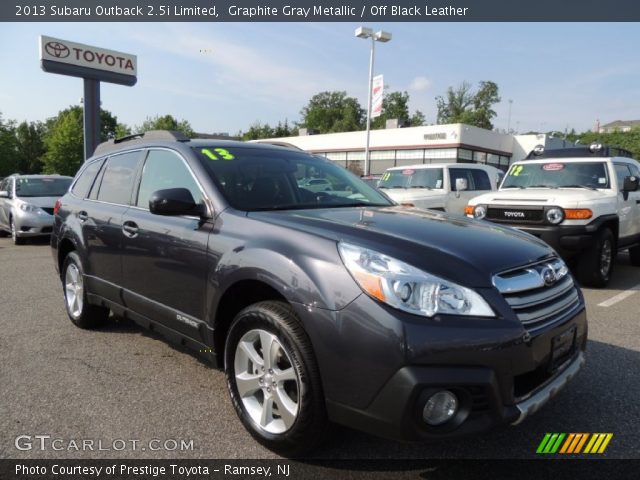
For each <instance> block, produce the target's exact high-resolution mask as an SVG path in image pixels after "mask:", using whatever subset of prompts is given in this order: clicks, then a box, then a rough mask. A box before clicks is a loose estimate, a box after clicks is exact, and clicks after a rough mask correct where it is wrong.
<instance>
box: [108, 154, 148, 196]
mask: <svg viewBox="0 0 640 480" xmlns="http://www.w3.org/2000/svg"><path fill="white" fill-rule="evenodd" d="M138 158H140V152H131V153H123V154H121V155H116V156H113V157H110V158H109V160H107V166H106V169H105V172H104V175H103V176H102V183H100V190H99V191H98V200H99V201H101V202H109V203H117V204H120V205H128V204H129V201H130V199H131V188H132V187H133V181H134V177H135V172H136V167H137V164H138Z"/></svg>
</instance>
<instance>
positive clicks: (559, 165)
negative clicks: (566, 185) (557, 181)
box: [542, 163, 564, 172]
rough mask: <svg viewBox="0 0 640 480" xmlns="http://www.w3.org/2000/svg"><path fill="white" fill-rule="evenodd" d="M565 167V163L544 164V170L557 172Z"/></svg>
mask: <svg viewBox="0 0 640 480" xmlns="http://www.w3.org/2000/svg"><path fill="white" fill-rule="evenodd" d="M563 168H564V163H546V164H544V165H543V166H542V169H543V170H546V171H547V172H557V171H558V170H562V169H563Z"/></svg>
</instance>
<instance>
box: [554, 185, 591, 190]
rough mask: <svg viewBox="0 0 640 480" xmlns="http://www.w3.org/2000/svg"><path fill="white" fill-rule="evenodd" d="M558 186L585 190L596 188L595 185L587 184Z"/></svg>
mask: <svg viewBox="0 0 640 480" xmlns="http://www.w3.org/2000/svg"><path fill="white" fill-rule="evenodd" d="M559 188H586V189H587V190H598V189H597V188H596V187H590V186H589V185H578V184H575V185H560V187H559Z"/></svg>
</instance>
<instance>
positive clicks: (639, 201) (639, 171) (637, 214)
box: [629, 163, 640, 242]
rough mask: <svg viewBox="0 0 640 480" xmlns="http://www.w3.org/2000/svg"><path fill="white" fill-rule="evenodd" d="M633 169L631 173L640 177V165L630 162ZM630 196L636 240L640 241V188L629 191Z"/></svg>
mask: <svg viewBox="0 0 640 480" xmlns="http://www.w3.org/2000/svg"><path fill="white" fill-rule="evenodd" d="M629 168H630V169H631V175H633V176H634V177H637V178H639V179H640V167H638V166H637V165H636V164H633V163H632V164H629ZM629 198H630V199H631V205H632V208H631V210H632V211H633V227H632V231H633V234H634V235H636V242H640V190H636V191H635V192H629Z"/></svg>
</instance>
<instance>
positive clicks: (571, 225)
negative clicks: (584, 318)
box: [465, 144, 640, 287]
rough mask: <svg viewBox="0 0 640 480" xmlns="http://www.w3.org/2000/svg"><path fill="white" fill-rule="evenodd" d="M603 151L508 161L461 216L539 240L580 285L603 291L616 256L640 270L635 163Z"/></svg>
mask: <svg viewBox="0 0 640 480" xmlns="http://www.w3.org/2000/svg"><path fill="white" fill-rule="evenodd" d="M609 148H610V147H603V146H602V145H600V144H593V145H591V146H590V147H589V148H586V147H585V148H575V149H573V148H571V149H562V150H548V151H544V149H542V148H540V147H537V148H536V150H534V151H533V152H532V154H531V155H529V157H528V158H527V159H526V160H523V161H520V162H516V163H514V164H513V165H512V166H511V168H510V169H509V171H508V172H507V175H506V176H505V178H504V180H503V182H502V184H501V185H500V189H499V191H498V192H492V193H488V194H485V195H481V196H478V197H475V198H473V199H471V201H470V202H469V204H468V205H467V207H466V208H465V213H466V214H467V216H469V217H473V218H476V219H486V220H490V221H492V222H496V223H500V224H502V225H509V226H512V227H516V228H518V229H520V230H523V231H525V232H528V233H530V234H532V235H534V236H536V237H539V238H541V239H543V240H544V241H545V242H547V243H548V244H549V245H551V246H552V247H553V248H554V249H555V250H556V251H557V252H558V253H559V254H560V255H561V256H562V257H564V258H565V260H567V261H568V262H570V264H571V265H572V266H573V267H574V268H575V272H576V275H577V277H578V280H579V281H580V282H581V283H582V284H583V285H588V286H594V287H603V286H605V285H606V284H607V283H608V281H609V279H610V278H611V274H612V271H613V266H614V260H615V255H616V252H617V251H619V250H624V249H627V248H628V249H629V254H630V258H631V264H632V265H635V266H640V191H638V182H639V180H640V164H639V163H638V162H637V161H636V160H634V159H632V158H628V157H623V156H611V154H612V153H613V152H612V151H610V149H609Z"/></svg>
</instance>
